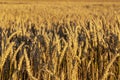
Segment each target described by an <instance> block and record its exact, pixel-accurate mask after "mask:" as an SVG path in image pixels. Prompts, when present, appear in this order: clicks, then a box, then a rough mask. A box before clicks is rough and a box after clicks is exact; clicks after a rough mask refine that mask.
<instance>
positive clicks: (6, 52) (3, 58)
mask: <svg viewBox="0 0 120 80" xmlns="http://www.w3.org/2000/svg"><path fill="white" fill-rule="evenodd" d="M14 44H15V43H14V42H12V43H10V44H9V46H8V48H7V50H6V51H5V52H4V53H3V54H2V57H1V58H0V70H2V68H3V66H4V64H5V61H6V59H7V57H8V55H9V53H10V51H11V49H12V47H13V45H14Z"/></svg>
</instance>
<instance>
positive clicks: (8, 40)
mask: <svg viewBox="0 0 120 80" xmlns="http://www.w3.org/2000/svg"><path fill="white" fill-rule="evenodd" d="M20 33H21V31H17V32H14V33H13V34H12V35H11V36H10V37H9V38H8V39H7V44H9V42H10V40H11V39H12V37H13V36H15V35H16V34H20Z"/></svg>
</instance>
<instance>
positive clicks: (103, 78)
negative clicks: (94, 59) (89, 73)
mask: <svg viewBox="0 0 120 80" xmlns="http://www.w3.org/2000/svg"><path fill="white" fill-rule="evenodd" d="M117 57H120V54H119V53H118V54H116V55H115V57H113V59H112V60H111V62H110V63H109V64H108V66H107V68H106V70H105V72H104V75H103V77H102V79H101V80H105V79H106V78H107V76H108V74H109V72H108V71H109V69H110V67H111V66H112V64H113V63H114V61H115V60H116V58H117Z"/></svg>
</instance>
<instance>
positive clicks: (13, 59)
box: [11, 42, 25, 65]
mask: <svg viewBox="0 0 120 80" xmlns="http://www.w3.org/2000/svg"><path fill="white" fill-rule="evenodd" d="M24 44H25V43H24V42H23V43H22V44H21V45H20V46H19V47H18V48H17V50H16V51H15V53H14V55H13V57H12V60H11V65H12V63H13V61H15V58H16V55H17V53H18V51H19V50H20V49H21V48H22V47H23V45H24Z"/></svg>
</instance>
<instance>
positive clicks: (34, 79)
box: [24, 49, 38, 80]
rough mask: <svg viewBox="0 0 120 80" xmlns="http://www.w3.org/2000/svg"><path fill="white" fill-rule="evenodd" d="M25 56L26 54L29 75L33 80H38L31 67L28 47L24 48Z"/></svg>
mask: <svg viewBox="0 0 120 80" xmlns="http://www.w3.org/2000/svg"><path fill="white" fill-rule="evenodd" d="M24 56H25V60H26V68H27V72H28V75H29V77H30V78H31V79H33V80H38V79H37V78H35V77H34V76H33V73H32V69H31V66H30V60H29V58H28V55H27V51H26V49H24Z"/></svg>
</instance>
